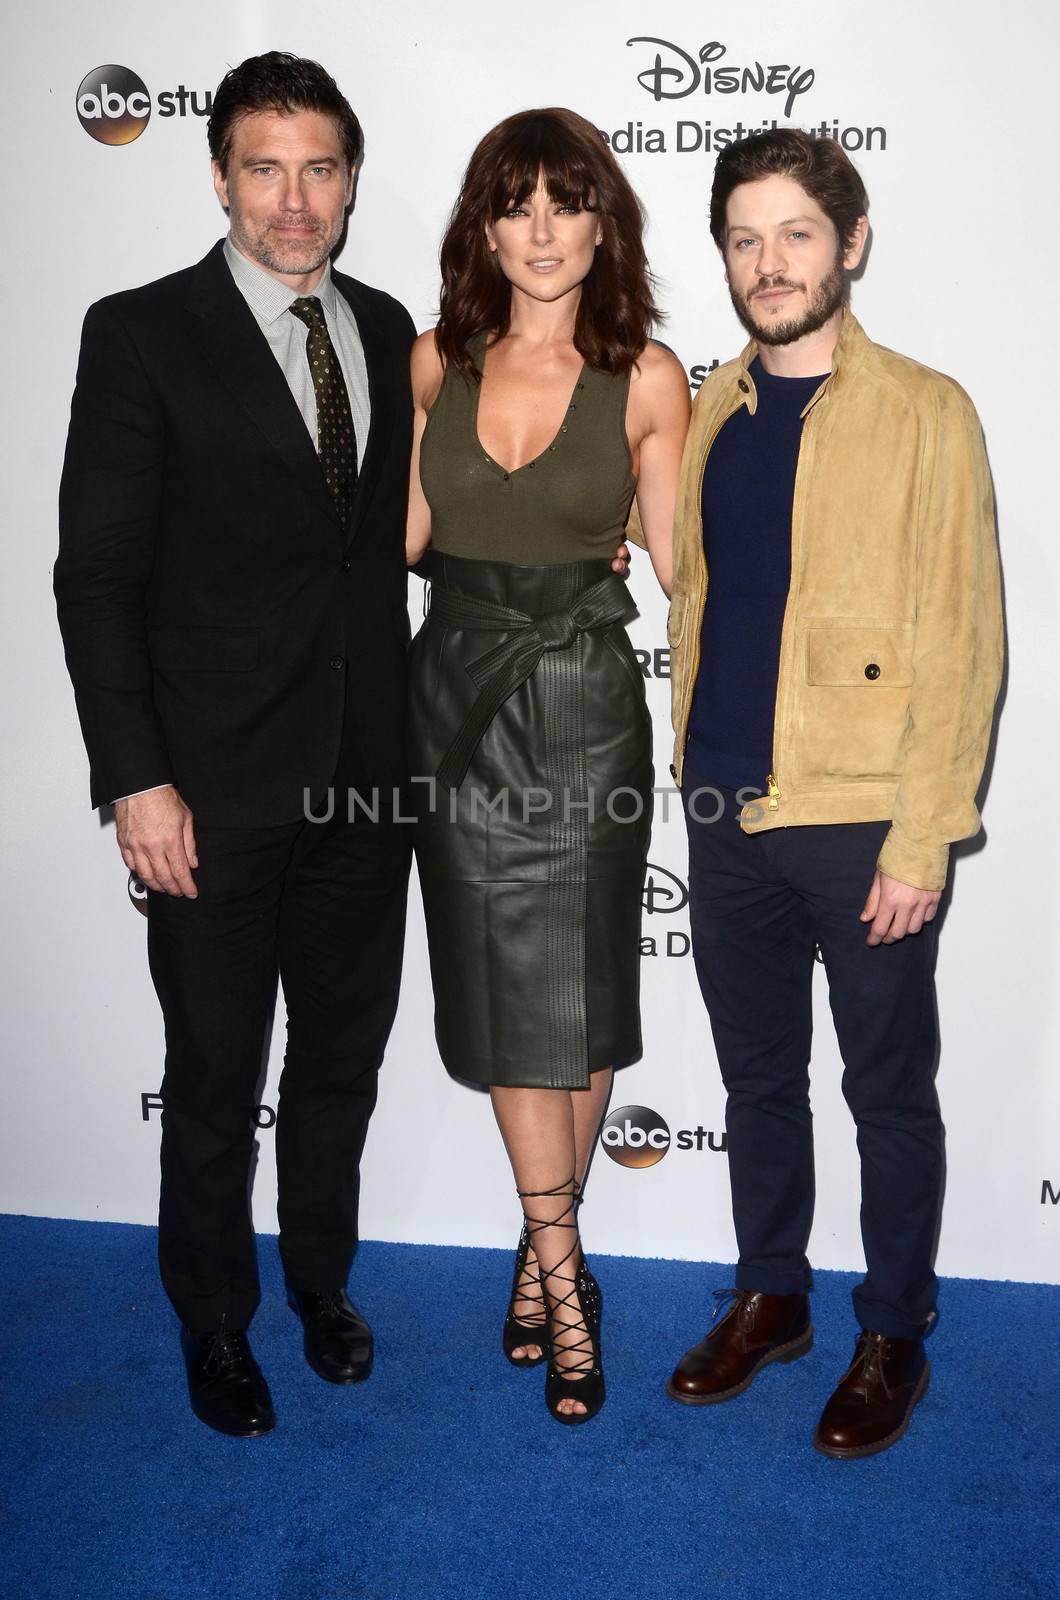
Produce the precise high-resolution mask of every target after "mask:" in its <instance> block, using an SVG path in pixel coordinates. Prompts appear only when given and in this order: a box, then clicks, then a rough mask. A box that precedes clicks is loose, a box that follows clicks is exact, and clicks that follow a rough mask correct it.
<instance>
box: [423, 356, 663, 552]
mask: <svg viewBox="0 0 1060 1600" xmlns="http://www.w3.org/2000/svg"><path fill="white" fill-rule="evenodd" d="M484 345H485V340H484V339H482V338H481V336H480V338H479V340H478V341H476V345H475V346H473V347H472V348H473V349H474V351H475V356H476V359H477V362H478V364H479V366H481V364H482V351H483V348H484ZM479 388H480V385H479V383H478V381H477V379H475V378H473V377H469V376H467V375H466V374H464V373H462V372H460V371H458V370H457V369H456V368H455V367H452V366H450V367H447V368H446V372H445V376H444V378H443V380H442V387H441V389H440V391H439V393H438V398H437V399H436V400H435V402H434V405H433V406H432V407H431V411H430V415H429V416H428V418H427V426H426V428H425V430H424V434H423V441H422V444H421V447H420V482H421V483H422V485H423V492H424V494H425V495H426V497H427V503H428V505H429V506H430V508H431V545H432V547H433V548H434V549H435V550H437V551H439V552H440V553H441V554H442V555H450V556H463V557H466V558H470V559H471V560H477V561H506V562H511V563H513V564H514V565H516V566H553V565H557V564H560V563H563V562H569V561H588V560H595V559H601V560H602V559H603V558H604V557H606V558H607V559H609V560H610V559H611V557H613V556H614V553H615V551H616V550H617V549H618V546H619V545H620V544H621V543H622V540H623V538H624V537H625V532H624V530H625V526H626V518H627V517H628V515H629V507H630V502H631V500H632V498H633V491H634V489H635V488H636V479H635V478H634V476H633V468H632V463H631V461H630V456H629V443H628V441H627V439H626V400H627V397H628V395H629V374H628V373H625V374H623V375H622V376H621V377H617V376H615V375H614V374H612V373H609V372H601V371H599V370H598V369H597V368H594V367H590V366H584V365H583V367H582V370H581V372H580V374H579V376H578V380H577V382H576V384H575V386H574V391H573V393H572V395H571V399H570V405H569V406H568V407H567V411H566V414H565V416H564V418H563V421H562V422H561V424H560V427H559V432H558V433H557V434H556V436H555V438H554V439H553V440H552V442H551V444H547V445H546V446H545V448H544V450H542V452H541V454H540V455H539V456H535V458H534V460H533V461H528V462H527V463H526V464H525V465H524V466H521V467H518V468H517V469H516V471H515V472H508V471H506V469H505V468H504V467H502V466H500V465H499V464H498V463H497V462H496V461H494V460H493V459H492V457H491V456H488V455H487V454H486V452H485V450H484V449H483V448H482V445H481V444H480V442H479V437H478V401H479Z"/></svg>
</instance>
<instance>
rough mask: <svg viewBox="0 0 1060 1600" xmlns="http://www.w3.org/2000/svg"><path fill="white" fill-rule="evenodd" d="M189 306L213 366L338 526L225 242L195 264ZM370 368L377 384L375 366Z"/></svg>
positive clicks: (299, 421) (305, 434) (306, 436)
mask: <svg viewBox="0 0 1060 1600" xmlns="http://www.w3.org/2000/svg"><path fill="white" fill-rule="evenodd" d="M187 305H188V310H189V311H190V312H191V313H192V326H193V329H194V331H195V337H196V338H197V340H198V343H199V346H200V348H201V350H202V353H203V355H204V356H205V358H206V360H207V361H208V362H209V364H210V366H211V367H212V368H213V369H214V371H215V372H216V374H217V376H218V377H219V378H220V379H221V381H222V383H224V384H225V385H226V387H227V388H228V389H230V390H231V392H232V394H233V395H234V396H235V397H236V399H238V400H239V401H240V402H241V404H242V405H243V406H244V407H245V408H246V410H247V411H248V412H249V414H250V416H251V417H252V418H253V420H254V422H255V423H256V424H257V426H258V427H259V428H260V429H261V431H262V433H263V434H264V435H265V437H266V438H267V439H268V440H269V442H270V444H272V445H273V447H274V448H275V450H276V451H277V452H278V454H279V455H280V456H282V458H283V459H284V461H285V462H286V463H287V465H288V466H289V467H290V469H291V471H292V472H294V473H295V475H296V476H297V478H298V480H299V482H300V483H301V484H302V485H303V486H304V488H305V491H306V493H307V494H310V495H312V496H313V498H314V500H315V501H316V507H317V510H318V512H319V514H321V515H327V516H329V517H330V518H331V520H332V521H333V522H334V523H335V524H336V525H338V516H337V514H336V511H335V504H334V501H333V500H332V498H331V496H330V494H329V493H328V489H327V484H326V483H325V481H324V474H323V473H322V472H321V470H320V462H319V460H318V458H317V453H316V450H315V449H314V448H313V441H312V439H311V438H310V436H309V432H308V430H307V428H306V425H305V423H304V422H303V421H302V415H301V412H300V411H299V410H298V407H297V405H296V404H295V402H294V397H293V396H292V394H291V391H290V389H289V388H288V386H287V382H286V379H285V378H284V375H283V373H282V371H281V370H280V367H279V364H278V363H277V361H276V357H275V356H274V355H273V353H272V351H271V350H270V349H269V346H268V344H267V343H266V341H265V339H264V338H263V337H262V333H261V329H260V328H259V327H258V324H257V322H256V321H255V320H254V314H253V312H252V311H251V309H250V307H249V306H248V305H247V303H246V301H245V300H244V298H243V296H242V295H241V294H240V292H239V290H238V289H237V288H236V285H235V283H234V281H233V279H232V274H231V273H230V272H229V270H228V265H227V263H226V261H225V259H224V254H223V251H222V246H221V245H220V244H217V245H215V246H214V248H213V249H212V250H211V251H210V254H209V255H208V256H207V257H206V258H205V259H204V260H203V261H200V262H199V265H198V266H197V267H196V268H195V276H194V282H193V287H192V291H191V293H190V294H189V296H188V301H187ZM368 370H369V388H371V367H370V366H369V369H368ZM374 431H375V417H374V397H373V419H372V432H373V433H374ZM370 452H371V441H369V453H370Z"/></svg>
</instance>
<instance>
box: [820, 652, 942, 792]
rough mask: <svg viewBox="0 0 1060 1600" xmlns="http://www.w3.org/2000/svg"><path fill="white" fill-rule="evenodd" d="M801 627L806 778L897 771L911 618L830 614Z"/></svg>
mask: <svg viewBox="0 0 1060 1600" xmlns="http://www.w3.org/2000/svg"><path fill="white" fill-rule="evenodd" d="M801 631H802V661H803V686H802V689H801V694H800V698H801V700H802V707H801V710H802V716H801V718H800V719H799V720H800V722H801V726H802V731H803V735H804V738H803V740H800V741H799V743H800V745H801V754H802V757H803V759H802V762H801V766H802V769H803V776H804V778H806V779H809V780H810V781H813V780H815V779H820V778H843V779H847V780H851V779H862V780H865V781H868V782H871V781H874V780H875V781H879V780H889V779H894V778H897V777H900V776H901V771H902V760H903V751H904V746H905V739H906V734H907V731H908V725H909V691H910V688H911V686H912V683H913V636H914V625H913V624H912V623H911V622H895V623H887V622H882V623H878V622H851V623H847V622H834V621H831V620H829V621H822V622H809V623H806V624H804V625H803V628H802V630H801Z"/></svg>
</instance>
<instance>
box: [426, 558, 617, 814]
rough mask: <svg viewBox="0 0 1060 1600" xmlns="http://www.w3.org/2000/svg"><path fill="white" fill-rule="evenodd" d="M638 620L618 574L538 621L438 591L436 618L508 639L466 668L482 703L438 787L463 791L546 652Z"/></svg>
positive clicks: (441, 771)
mask: <svg viewBox="0 0 1060 1600" xmlns="http://www.w3.org/2000/svg"><path fill="white" fill-rule="evenodd" d="M636 615H637V608H636V606H635V605H634V603H633V600H632V598H631V596H630V593H629V590H628V589H627V588H626V586H625V583H624V582H623V581H622V579H621V578H619V577H618V576H617V574H615V573H609V574H608V575H607V577H605V578H601V580H600V582H599V583H594V584H593V585H592V587H591V588H589V589H583V590H582V592H581V594H579V595H576V596H575V598H574V599H573V600H572V601H571V602H570V605H569V606H567V607H565V608H563V609H562V610H559V611H548V612H545V613H544V614H543V615H541V616H537V617H535V616H530V615H528V614H527V613H526V612H525V611H515V610H513V609H512V608H511V607H509V606H501V605H496V604H495V603H494V602H493V601H490V600H478V599H475V598H474V597H472V596H471V595H465V594H459V593H457V592H456V591H454V590H452V589H441V588H438V587H435V588H434V590H433V592H432V595H431V617H432V619H437V620H438V621H439V622H442V623H448V624H449V625H450V626H453V627H462V628H469V629H479V628H481V629H488V630H489V631H491V632H494V633H496V632H504V633H507V634H508V635H509V637H508V638H507V639H504V640H502V641H501V643H500V644H497V645H494V647H493V649H492V650H487V651H486V652H485V654H484V655H481V656H477V657H476V658H475V659H474V660H473V661H471V662H469V663H468V667H467V671H468V673H469V675H470V677H471V678H472V680H473V681H474V683H475V685H476V687H477V688H478V690H479V694H478V698H477V699H476V700H475V702H474V704H473V705H472V707H471V710H470V711H469V712H468V714H467V716H466V717H465V718H464V721H463V724H462V725H461V727H460V730H459V732H458V733H457V735H456V737H455V739H454V740H453V742H452V744H451V745H450V746H449V749H448V750H447V751H446V753H445V755H444V757H443V758H442V762H441V765H440V766H439V768H438V774H437V776H438V782H439V783H442V784H445V786H446V787H447V788H450V789H458V788H459V787H460V785H461V783H462V782H463V780H464V776H465V774H466V772H467V769H468V767H469V766H470V764H471V757H472V756H473V755H474V753H475V750H476V748H477V746H478V743H479V741H480V739H481V738H482V735H483V734H484V733H485V731H486V729H487V728H488V727H489V725H490V723H491V722H492V721H493V718H494V717H495V716H496V715H497V712H498V711H499V710H500V708H501V706H502V705H503V704H504V702H505V700H507V698H508V696H509V695H511V694H513V693H514V692H515V690H516V689H518V687H519V685H520V684H522V683H525V682H526V680H527V679H528V678H529V677H530V676H531V675H532V674H533V672H534V671H535V669H536V667H537V665H538V663H539V661H540V660H541V657H542V656H543V655H544V654H545V651H546V650H569V649H570V647H571V645H572V644H573V643H574V641H575V639H576V638H577V636H578V634H579V633H584V632H586V631H587V630H588V629H590V628H608V627H610V626H611V625H612V623H615V622H628V621H629V620H630V619H631V618H632V617H635V616H636Z"/></svg>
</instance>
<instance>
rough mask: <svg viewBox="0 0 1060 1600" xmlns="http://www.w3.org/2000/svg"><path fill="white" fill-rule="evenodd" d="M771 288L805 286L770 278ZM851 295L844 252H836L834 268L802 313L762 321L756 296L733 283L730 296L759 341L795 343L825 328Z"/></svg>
mask: <svg viewBox="0 0 1060 1600" xmlns="http://www.w3.org/2000/svg"><path fill="white" fill-rule="evenodd" d="M768 287H769V288H770V289H801V288H803V287H804V286H803V285H802V284H796V283H792V282H791V280H790V279H789V278H773V279H770V281H769V284H768ZM846 296H847V276H846V271H845V269H844V267H843V255H842V252H841V251H837V252H836V258H835V261H834V262H833V264H832V267H831V270H830V271H829V272H828V273H827V274H826V275H825V276H824V277H823V278H822V279H821V281H820V283H819V284H818V285H817V288H816V289H815V290H814V293H813V296H812V298H811V299H810V302H809V304H808V305H807V307H806V310H805V311H804V312H803V314H802V316H801V317H790V318H789V319H788V320H787V321H786V322H768V323H766V324H764V325H763V324H761V323H758V322H756V321H755V320H754V318H753V316H752V315H751V309H750V304H749V301H751V302H753V300H754V296H753V295H751V296H749V297H748V298H745V297H744V296H743V295H737V294H736V293H735V292H734V291H733V288H732V285H731V284H730V286H729V297H730V299H731V300H732V305H733V310H734V311H735V312H736V315H737V316H738V317H739V319H740V321H741V322H742V323H743V325H744V327H745V328H746V329H747V331H748V333H749V334H750V335H751V337H752V339H755V340H757V342H758V343H759V344H768V345H778V344H794V343H795V341H796V339H802V338H804V337H805V335H806V334H808V333H816V332H817V331H818V329H819V328H823V327H824V325H825V323H826V322H828V321H829V320H830V319H831V318H832V317H833V316H834V315H835V313H836V312H837V311H838V310H839V309H840V307H841V306H842V305H843V302H844V301H845V300H846Z"/></svg>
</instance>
